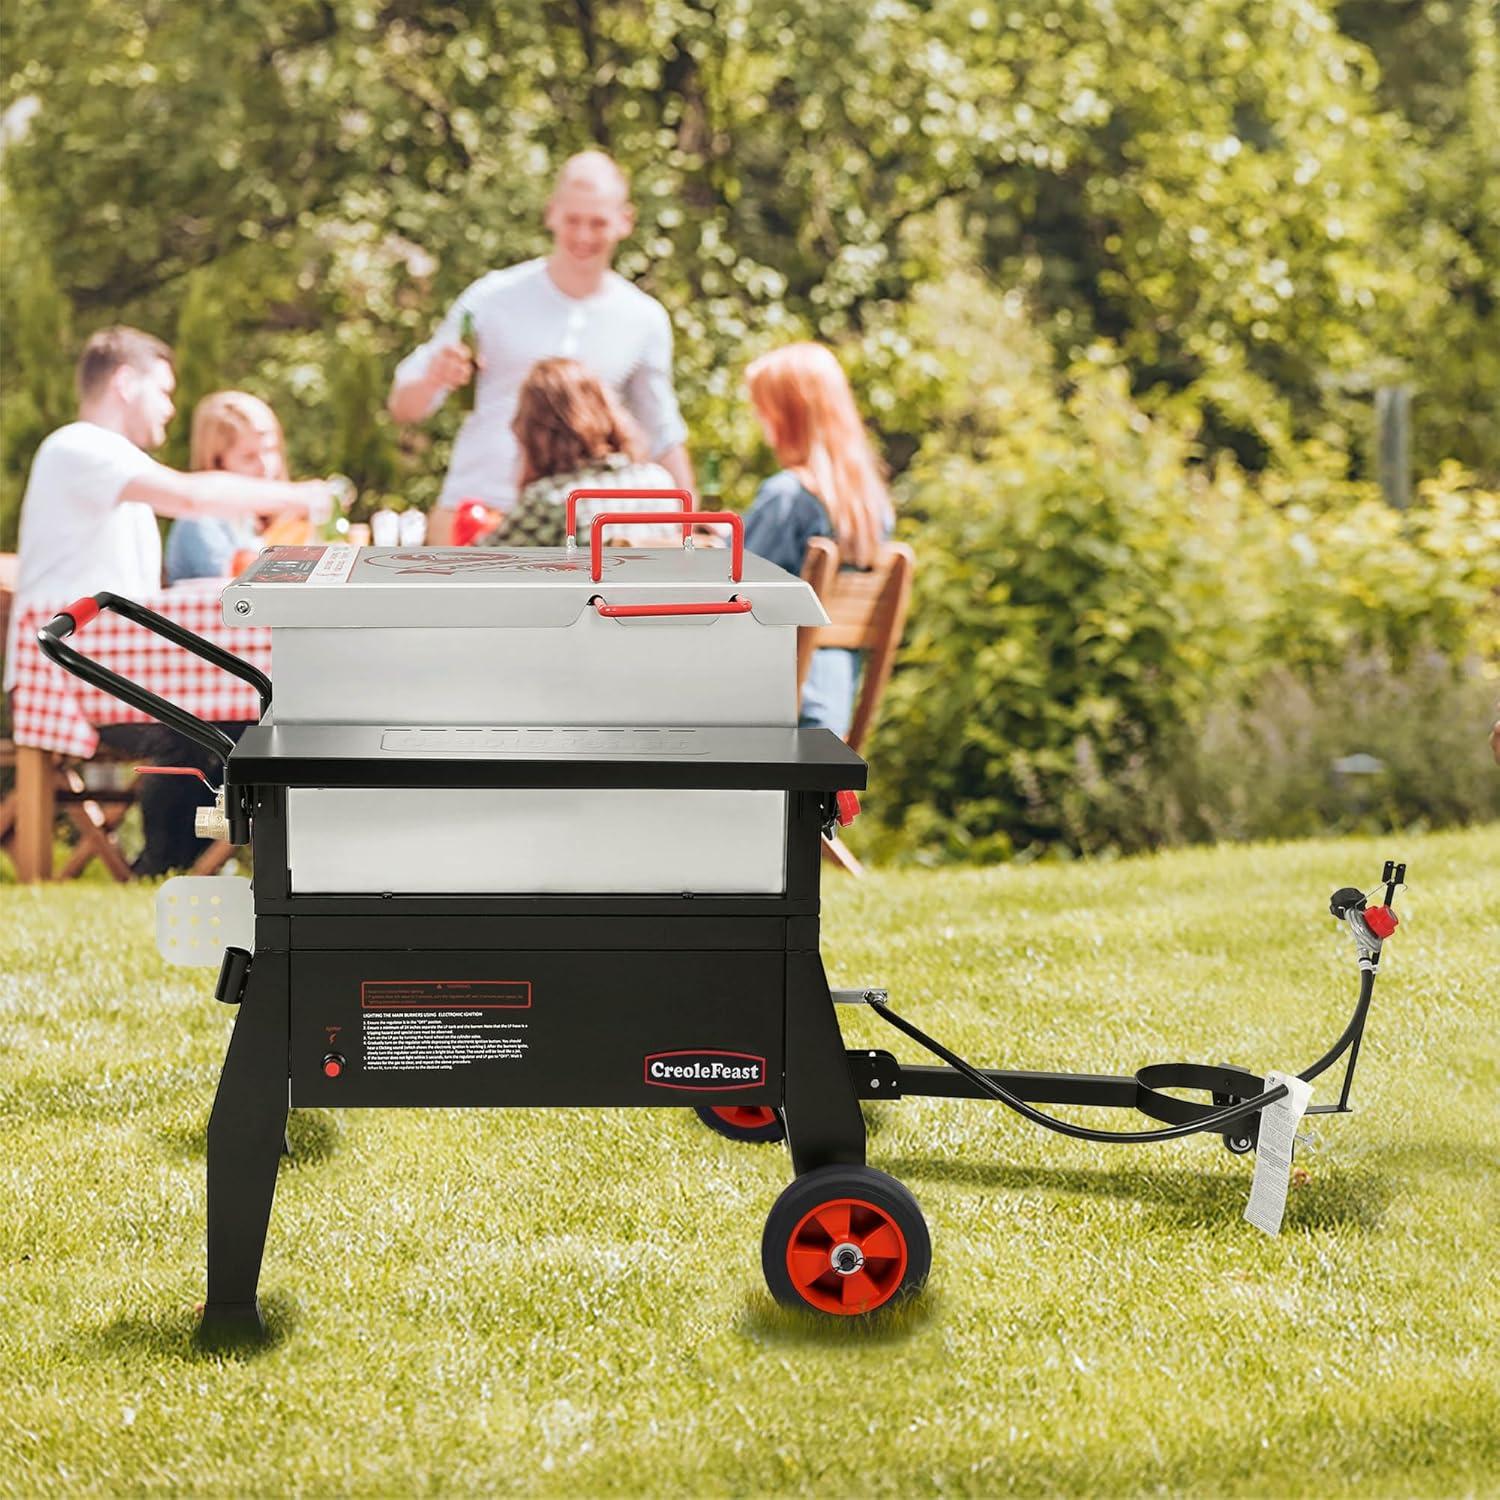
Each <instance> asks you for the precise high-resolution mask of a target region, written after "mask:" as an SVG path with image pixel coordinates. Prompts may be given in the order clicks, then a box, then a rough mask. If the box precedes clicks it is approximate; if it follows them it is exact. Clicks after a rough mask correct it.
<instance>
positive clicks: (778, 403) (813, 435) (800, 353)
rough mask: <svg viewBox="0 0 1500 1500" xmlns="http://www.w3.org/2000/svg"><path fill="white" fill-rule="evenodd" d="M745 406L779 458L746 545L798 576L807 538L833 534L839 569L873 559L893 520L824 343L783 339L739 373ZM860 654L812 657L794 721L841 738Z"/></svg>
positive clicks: (871, 453)
mask: <svg viewBox="0 0 1500 1500" xmlns="http://www.w3.org/2000/svg"><path fill="white" fill-rule="evenodd" d="M745 382H746V385H747V387H748V389H749V392H750V401H751V405H752V406H753V407H754V408H755V415H756V416H757V417H758V418H759V420H760V425H761V429H762V431H764V433H765V435H766V441H767V442H768V443H769V444H770V445H771V449H772V451H773V452H774V453H775V455H776V460H777V462H778V463H779V464H781V466H782V467H781V470H780V472H779V473H776V474H773V475H772V476H771V477H770V478H769V479H767V480H766V481H765V482H764V483H763V484H762V485H761V486H760V488H759V490H757V491H756V494H755V500H754V503H753V504H752V505H751V507H750V510H749V513H748V514H747V515H746V517H745V546H746V547H747V548H748V549H749V550H750V551H752V552H756V553H759V554H760V556H762V557H764V558H766V559H768V560H769V561H770V562H773V563H776V564H778V565H779V566H780V567H783V568H785V569H786V570H787V572H789V573H794V574H800V573H801V571H802V559H803V556H804V554H805V553H806V551H807V544H808V542H809V540H810V539H811V538H813V537H815V536H823V537H832V538H833V540H834V541H835V542H836V543H837V544H838V549H839V555H840V560H841V564H842V566H844V567H852V568H869V567H872V566H874V563H875V559H876V557H877V555H878V554H879V551H880V546H881V543H882V542H884V540H885V539H886V537H887V536H889V535H890V530H891V525H892V523H893V520H894V516H893V512H892V510H891V500H890V495H889V493H888V492H887V490H886V486H885V480H884V478H883V477H882V474H881V466H880V461H879V460H878V459H877V458H876V456H875V450H874V448H873V446H872V445H871V443H870V438H869V434H868V433H867V432H866V431H865V426H864V423H863V422H862V421H861V420H860V416H859V411H858V409H857V408H856V406H855V404H854V393H853V391H851V390H850V389H849V381H848V379H847V378H846V376H845V375H844V371H843V368H842V366H840V364H839V362H838V360H837V358H836V357H835V356H834V354H833V351H832V350H831V349H827V348H825V347H824V346H823V345H822V344H813V343H801V344H788V345H787V346H786V347H785V348H783V349H776V350H773V351H772V352H771V353H769V354H763V355H762V356H761V357H760V358H759V359H757V360H754V361H753V362H752V363H751V365H750V368H749V369H748V370H747V371H746V372H745ZM858 680H859V653H858V652H857V651H846V650H842V649H827V648H825V649H823V650H820V651H818V652H816V653H814V655H813V659H812V664H811V666H810V667H809V669H808V674H807V681H806V683H805V684H804V686H803V690H802V718H801V722H802V723H803V724H804V725H807V726H810V727H819V726H821V727H823V728H827V729H831V730H833V731H834V733H835V734H838V735H841V736H842V735H844V734H847V733H848V731H849V721H850V718H851V717H852V715H853V712H854V690H855V686H856V684H857V683H858Z"/></svg>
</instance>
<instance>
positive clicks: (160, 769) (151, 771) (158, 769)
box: [135, 766, 214, 791]
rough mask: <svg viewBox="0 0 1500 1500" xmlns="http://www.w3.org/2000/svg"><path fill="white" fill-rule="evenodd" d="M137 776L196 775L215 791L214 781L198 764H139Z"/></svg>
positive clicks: (136, 769) (136, 770)
mask: <svg viewBox="0 0 1500 1500" xmlns="http://www.w3.org/2000/svg"><path fill="white" fill-rule="evenodd" d="M135 774H136V775H137V776H196V777H197V778H198V780H199V781H201V782H202V783H203V785H204V786H206V787H207V788H208V789H209V791H213V789H214V786H213V783H212V782H211V781H210V780H209V779H208V777H207V776H205V775H204V774H203V772H202V771H200V770H199V769H198V768H197V767H196V766H137V767H136V768H135Z"/></svg>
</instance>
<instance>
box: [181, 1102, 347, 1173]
mask: <svg viewBox="0 0 1500 1500" xmlns="http://www.w3.org/2000/svg"><path fill="white" fill-rule="evenodd" d="M286 1134H287V1141H288V1142H289V1144H290V1145H291V1148H292V1154H291V1156H290V1157H288V1158H287V1159H286V1162H287V1165H288V1166H293V1167H305V1166H312V1165H314V1164H316V1163H318V1162H322V1161H327V1160H328V1158H329V1157H331V1156H332V1155H333V1152H334V1147H335V1145H336V1143H337V1141H338V1138H339V1130H338V1126H337V1125H335V1124H334V1121H333V1116H332V1115H330V1114H329V1113H328V1112H327V1111H326V1110H308V1109H294V1110H293V1111H292V1112H291V1113H290V1114H289V1115H288V1116H287V1122H286ZM156 1139H157V1141H158V1143H159V1144H160V1145H161V1146H162V1147H164V1148H165V1149H166V1151H167V1152H168V1153H169V1154H170V1155H172V1156H174V1157H176V1158H178V1159H179V1160H185V1161H205V1160H207V1158H208V1121H207V1120H205V1121H204V1122H203V1123H202V1124H201V1125H193V1126H173V1127H172V1128H171V1129H169V1130H163V1131H160V1132H158V1134H157V1137H156Z"/></svg>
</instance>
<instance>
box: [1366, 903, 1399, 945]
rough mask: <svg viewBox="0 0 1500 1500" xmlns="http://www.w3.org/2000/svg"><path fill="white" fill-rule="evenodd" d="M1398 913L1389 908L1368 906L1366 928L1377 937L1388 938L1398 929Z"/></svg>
mask: <svg viewBox="0 0 1500 1500" xmlns="http://www.w3.org/2000/svg"><path fill="white" fill-rule="evenodd" d="M1397 925H1398V924H1397V921H1396V913H1395V912H1393V911H1392V910H1391V909H1390V907H1388V906H1367V907H1366V908H1365V926H1366V927H1368V928H1369V929H1370V931H1371V932H1373V933H1374V934H1375V936H1376V937H1378V938H1381V939H1384V938H1388V937H1389V936H1390V935H1391V934H1392V933H1393V932H1394V931H1395V930H1396V927H1397Z"/></svg>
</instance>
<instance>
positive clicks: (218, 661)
mask: <svg viewBox="0 0 1500 1500" xmlns="http://www.w3.org/2000/svg"><path fill="white" fill-rule="evenodd" d="M106 609H107V610H113V611H114V613H115V614H117V615H123V616H124V617H125V618H126V619H127V620H133V621H134V622H135V623H136V624H137V625H142V626H144V627H145V628H146V629H147V630H150V631H154V632H155V633H156V634H157V635H159V636H161V637H162V638H163V639H165V640H169V641H171V642H172V643H173V644H174V645H177V646H181V647H182V648H183V649H184V650H187V651H191V652H192V653H193V655H194V656H201V657H202V658H203V660H204V661H207V662H212V663H213V665H214V666H216V667H222V668H223V669H224V671H226V672H230V673H232V674H233V675H234V676H236V677H238V678H239V679H240V680H241V681H242V682H248V683H249V684H250V686H251V687H253V688H254V689H255V691H256V692H257V693H258V694H259V695H260V712H261V717H262V718H264V717H265V715H266V712H267V711H268V710H269V709H270V707H271V679H270V678H269V677H267V676H266V674H265V673H264V672H262V671H261V670H260V669H259V668H258V667H254V666H252V665H251V664H250V663H249V662H247V661H244V660H243V659H242V658H240V657H238V656H236V655H234V653H233V652H231V651H226V650H225V649H224V648H223V647H222V646H216V645H215V644H214V643H213V642H212V641H209V640H205V639H204V638H203V637H202V636H201V635H196V634H194V632H193V631H191V630H189V629H187V628H186V626H183V625H179V624H178V623H177V622H176V620H169V619H167V617H166V616H165V615H159V614H157V613H156V611H155V610H154V609H147V608H146V607H145V605H143V604H137V603H136V602H135V601H134V600H133V599H126V598H123V597H122V596H121V595H119V594H108V593H105V594H94V595H87V594H86V595H84V597H83V598H82V599H77V600H75V601H74V602H73V603H72V604H70V605H69V606H68V607H67V609H65V610H63V611H62V612H61V613H60V614H56V615H53V617H52V618H51V620H49V621H48V622H47V624H45V625H43V626H42V628H41V629H40V630H39V631H37V636H36V640H37V645H38V646H40V647H41V649H42V655H43V656H45V657H46V658H47V660H48V661H51V662H54V663H56V665H58V666H59V667H61V668H62V669H63V670H64V671H65V672H71V673H72V674H73V676H75V677H78V678H81V679H82V680H83V681H84V682H87V683H89V684H90V685H91V686H93V687H96V688H99V689H101V690H102V691H103V692H106V693H108V694H109V695H110V696H111V697H113V698H118V699H119V700H120V702H122V703H128V704H129V705H130V706H131V707H132V708H138V709H140V711H141V712H142V713H143V714H149V715H150V716H151V718H153V719H155V720H156V721H157V722H158V723H160V724H165V725H166V726H167V728H168V729H175V730H176V731H177V732H178V734H185V735H186V736H187V737H188V738H189V739H190V740H192V741H193V742H194V744H198V745H202V746H203V748H204V749H205V750H207V751H208V752H209V754H210V755H217V756H218V757H219V759H220V760H223V761H227V760H228V759H229V754H230V751H232V750H233V749H234V741H233V740H232V739H230V738H229V736H228V735H227V734H225V733H224V731H223V730H222V729H218V728H215V726H214V725H212V724H210V723H208V722H207V721H206V720H203V719H200V718H199V717H198V716H197V714H191V713H189V712H188V711H187V709H185V708H179V707H178V705H177V704H175V703H169V702H168V701H167V700H166V699H165V698H161V697H158V696H157V695H156V694H155V693H153V692H151V691H150V690H149V689H147V688H143V687H141V686H140V685H139V684H138V683H134V682H131V681H130V680H129V678H126V677H121V676H120V675H119V673H117V672H111V671H110V670H109V668H108V667H101V666H100V665H99V663H98V662H96V661H91V660H90V659H89V658H88V657H87V656H84V655H82V654H80V653H79V652H77V651H75V650H74V649H73V648H72V647H71V646H65V645H64V644H63V642H64V641H65V640H66V639H67V637H68V636H70V635H73V634H74V633H75V632H77V631H80V630H82V629H83V627H84V626H85V625H87V624H89V623H90V622H91V621H92V620H93V619H95V617H96V616H97V615H98V614H99V613H100V611H102V610H106Z"/></svg>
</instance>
